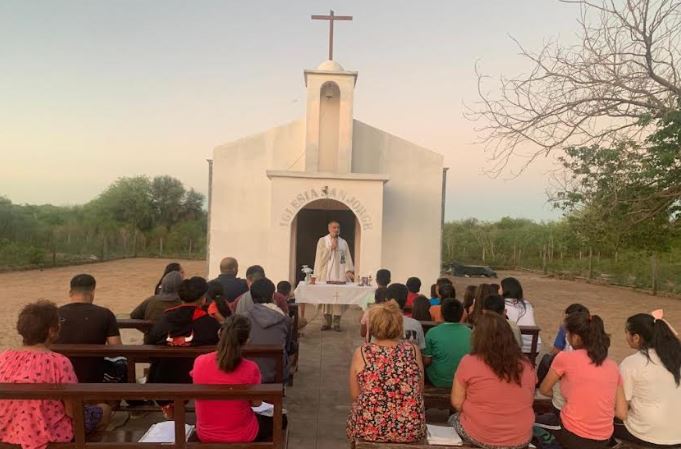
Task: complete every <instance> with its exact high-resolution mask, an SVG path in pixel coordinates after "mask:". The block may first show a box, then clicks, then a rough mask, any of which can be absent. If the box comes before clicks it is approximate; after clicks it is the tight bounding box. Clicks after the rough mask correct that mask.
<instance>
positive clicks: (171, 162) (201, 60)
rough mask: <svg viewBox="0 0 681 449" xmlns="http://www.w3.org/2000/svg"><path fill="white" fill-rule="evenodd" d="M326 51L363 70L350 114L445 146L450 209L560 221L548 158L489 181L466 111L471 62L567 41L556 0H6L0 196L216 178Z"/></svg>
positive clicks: (571, 19) (280, 114) (291, 103)
mask: <svg viewBox="0 0 681 449" xmlns="http://www.w3.org/2000/svg"><path fill="white" fill-rule="evenodd" d="M331 8H333V9H334V10H335V11H336V14H343V15H353V16H354V20H353V21H352V22H338V23H337V24H336V33H335V47H334V59H336V60H337V61H338V62H339V63H341V64H342V65H343V66H344V67H345V69H347V70H356V71H358V72H359V78H358V81H357V87H356V92H355V104H354V113H355V118H356V119H358V120H361V121H363V122H366V123H369V124H371V125H372V126H376V127H378V128H381V129H383V130H385V131H388V132H390V133H392V134H396V135H398V136H400V137H403V138H405V139H407V140H410V141H412V142H414V143H417V144H419V145H422V146H425V147H427V148H430V149H432V150H434V151H437V152H439V153H442V154H443V155H444V156H445V165H446V166H447V167H449V168H450V170H449V176H448V180H449V182H448V189H447V204H446V218H447V219H460V218H467V217H476V218H479V219H482V220H495V219H498V218H500V217H503V216H511V217H527V218H532V219H536V220H550V219H555V218H558V217H559V216H560V213H559V212H558V211H556V210H554V209H553V208H552V207H551V206H550V204H548V203H547V193H546V192H547V189H548V188H549V180H548V178H549V173H550V171H551V170H552V168H553V167H554V166H555V161H554V160H553V158H551V157H549V158H547V159H541V160H539V161H537V162H536V163H535V164H533V165H532V166H531V167H530V168H529V169H528V170H526V171H525V172H524V173H522V174H521V175H520V176H517V177H515V176H513V175H512V172H514V171H515V170H516V169H517V168H518V167H519V166H520V163H519V162H518V163H516V164H515V165H512V166H511V167H510V168H509V169H508V170H507V171H506V172H504V173H503V174H502V175H501V176H499V177H497V178H492V177H490V176H488V175H487V174H486V173H485V172H486V169H487V168H489V167H491V165H492V163H491V162H490V161H489V158H490V154H488V153H486V152H485V151H484V147H483V146H482V145H480V144H478V143H476V142H477V140H478V138H479V135H478V134H477V133H476V128H477V127H479V126H480V125H481V123H474V122H471V121H469V120H467V119H466V118H465V117H464V112H465V109H466V105H474V104H475V102H476V100H477V86H476V77H475V72H474V68H475V64H476V62H477V63H478V64H479V67H480V68H481V70H482V71H483V72H484V73H486V74H490V75H492V76H493V77H497V78H498V77H499V76H500V75H502V74H503V75H506V76H509V75H515V74H518V73H522V72H523V71H527V70H528V69H529V66H528V65H527V64H526V62H525V61H524V60H523V59H521V58H520V57H519V56H518V54H517V53H518V51H517V48H516V47H515V44H514V43H513V41H512V39H511V36H513V37H514V38H517V39H518V40H520V41H521V42H522V43H523V44H524V45H526V46H527V47H529V48H531V49H533V48H534V49H537V48H539V47H540V46H541V44H542V42H544V41H546V40H548V39H558V40H560V41H563V40H569V39H573V38H574V35H575V32H576V31H577V22H576V18H577V11H576V9H575V6H574V5H569V4H565V3H560V2H559V1H557V0H514V1H509V0H477V1H460V0H441V1H430V0H429V1H419V2H415V1H402V0H372V1H370V2H368V1H349V0H345V1H342V2H339V1H336V2H329V1H326V0H317V1H299V0H295V1H287V2H283V1H280V0H272V1H250V2H246V1H226V0H221V1H217V0H200V1H192V2H188V1H184V0H155V1H151V0H116V1H111V0H41V1H40V0H3V1H2V2H0V195H1V196H6V197H8V198H9V199H11V200H12V201H13V202H15V203H33V204H43V203H52V204H58V205H67V204H80V203H84V202H87V201H89V200H90V199H92V198H94V197H95V196H96V195H97V194H98V193H100V192H101V191H102V190H103V189H105V188H106V187H107V186H108V185H109V184H111V183H112V182H113V181H114V180H116V179H117V178H119V177H121V176H134V175H148V176H156V175H163V174H168V175H171V176H174V177H177V178H178V179H180V180H181V181H182V182H183V183H185V185H186V186H187V187H193V188H195V189H197V190H198V191H200V192H203V193H206V192H207V190H208V187H207V182H208V174H207V170H208V169H207V163H206V159H207V158H210V157H211V155H212V151H213V149H214V148H215V147H216V146H218V145H221V144H223V143H227V142H230V141H233V140H236V139H238V138H240V137H244V136H247V135H249V134H253V133H256V132H260V131H264V130H266V129H269V128H271V127H273V126H276V125H280V124H283V123H287V122H289V121H292V120H294V119H296V118H300V117H302V116H303V115H304V95H305V86H304V82H303V70H304V69H305V68H315V67H316V66H317V65H318V64H319V63H320V62H322V61H323V60H325V59H326V55H327V46H328V43H327V38H328V25H327V23H326V22H317V21H314V22H313V21H311V20H310V15H311V14H324V13H328V10H329V9H331Z"/></svg>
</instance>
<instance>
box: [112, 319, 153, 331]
mask: <svg viewBox="0 0 681 449" xmlns="http://www.w3.org/2000/svg"><path fill="white" fill-rule="evenodd" d="M116 321H117V322H118V328H119V329H136V330H138V331H140V332H142V333H145V334H146V333H147V332H149V331H150V330H151V328H152V327H153V326H154V322H153V321H151V320H135V319H132V318H117V319H116Z"/></svg>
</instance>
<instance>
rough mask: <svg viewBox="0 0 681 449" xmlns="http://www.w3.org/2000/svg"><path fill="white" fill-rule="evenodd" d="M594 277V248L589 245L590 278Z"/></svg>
mask: <svg viewBox="0 0 681 449" xmlns="http://www.w3.org/2000/svg"><path fill="white" fill-rule="evenodd" d="M593 277H594V250H593V248H592V247H589V279H592V278H593Z"/></svg>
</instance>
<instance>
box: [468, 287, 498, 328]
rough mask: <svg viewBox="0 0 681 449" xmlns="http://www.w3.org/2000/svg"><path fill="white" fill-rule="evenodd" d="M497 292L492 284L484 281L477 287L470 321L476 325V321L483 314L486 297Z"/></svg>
mask: <svg viewBox="0 0 681 449" xmlns="http://www.w3.org/2000/svg"><path fill="white" fill-rule="evenodd" d="M494 294H496V293H495V291H494V288H492V285H491V284H485V283H482V284H480V285H478V286H477V287H475V300H474V301H473V311H472V312H471V313H470V314H469V315H468V322H469V323H470V324H472V325H475V323H476V321H477V320H478V318H479V317H480V315H482V311H483V308H484V307H483V306H484V305H485V299H487V297H488V296H491V295H494Z"/></svg>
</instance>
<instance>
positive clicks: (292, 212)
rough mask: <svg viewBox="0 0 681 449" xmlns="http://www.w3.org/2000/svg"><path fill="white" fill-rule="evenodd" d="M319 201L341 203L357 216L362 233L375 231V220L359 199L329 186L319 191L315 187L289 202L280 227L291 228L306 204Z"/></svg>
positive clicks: (280, 221)
mask: <svg viewBox="0 0 681 449" xmlns="http://www.w3.org/2000/svg"><path fill="white" fill-rule="evenodd" d="M319 199H332V200H337V201H340V202H341V203H343V204H345V205H346V206H348V207H349V208H350V210H352V212H353V213H354V214H355V215H356V216H357V219H358V220H359V223H360V225H361V226H362V231H367V230H369V229H373V220H372V218H371V215H370V214H369V212H368V211H367V209H366V207H365V206H364V205H363V204H362V201H361V200H360V199H359V198H357V197H356V196H354V195H349V194H348V193H347V192H346V191H345V190H343V189H336V188H335V187H329V186H322V187H320V188H318V189H317V188H314V187H313V188H311V189H306V190H303V191H302V192H300V193H298V194H297V195H296V196H295V197H293V199H291V201H289V202H288V207H286V209H284V211H283V212H282V214H281V216H280V219H279V225H280V226H290V225H291V221H292V220H293V218H294V217H295V216H296V214H297V213H298V211H299V210H300V209H302V208H303V207H304V206H305V205H306V204H308V203H310V202H312V201H315V200H319Z"/></svg>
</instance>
